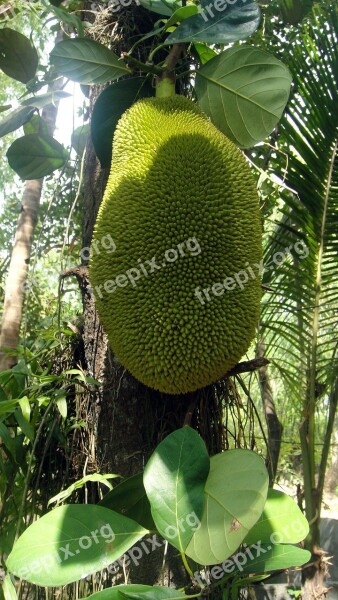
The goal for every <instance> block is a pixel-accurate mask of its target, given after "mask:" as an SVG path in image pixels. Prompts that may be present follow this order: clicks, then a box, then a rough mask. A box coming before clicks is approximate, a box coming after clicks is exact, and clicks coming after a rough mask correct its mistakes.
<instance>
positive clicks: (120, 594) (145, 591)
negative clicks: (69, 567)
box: [88, 583, 196, 600]
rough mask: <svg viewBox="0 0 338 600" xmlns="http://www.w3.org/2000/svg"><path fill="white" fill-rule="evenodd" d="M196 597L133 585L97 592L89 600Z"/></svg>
mask: <svg viewBox="0 0 338 600" xmlns="http://www.w3.org/2000/svg"><path fill="white" fill-rule="evenodd" d="M195 597H196V596H195V595H194V596H186V595H185V594H183V592H179V591H178V590H173V589H172V588H168V587H164V586H161V587H160V586H156V585H154V586H151V585H142V584H139V583H134V584H131V585H116V586H114V587H112V588H110V589H107V590H103V591H102V592H97V593H96V594H93V595H92V596H89V599H90V600H125V598H133V599H135V600H138V598H144V600H162V599H163V600H165V598H171V600H183V599H184V598H195ZM89 599H88V600H89Z"/></svg>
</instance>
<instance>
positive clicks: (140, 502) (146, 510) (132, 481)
mask: <svg viewBox="0 0 338 600" xmlns="http://www.w3.org/2000/svg"><path fill="white" fill-rule="evenodd" d="M0 410H1V403H0ZM99 505H100V506H105V507H106V508H110V509H111V510H115V511H116V512H120V513H122V514H124V515H126V517H129V518H130V519H134V521H136V522H137V523H140V525H142V526H143V527H145V528H146V529H152V530H155V529H156V526H155V523H154V519H153V517H152V515H151V507H150V502H149V500H148V496H147V494H146V491H145V488H144V485H143V471H142V472H141V473H137V474H136V475H133V476H132V477H128V478H127V479H124V481H122V482H121V483H119V485H117V486H116V487H114V489H113V490H111V491H110V492H108V494H106V495H105V496H103V498H102V500H101V501H100V502H99Z"/></svg>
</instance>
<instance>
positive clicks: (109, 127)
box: [91, 77, 153, 169]
mask: <svg viewBox="0 0 338 600" xmlns="http://www.w3.org/2000/svg"><path fill="white" fill-rule="evenodd" d="M152 95H153V89H152V87H151V85H150V83H149V82H148V81H147V80H145V79H144V78H143V77H131V78H130V79H124V80H122V81H117V82H116V83H113V84H112V85H110V86H108V87H107V88H106V89H105V90H103V92H102V93H101V94H100V95H99V97H98V98H97V100H96V102H95V105H94V109H93V114H92V119H91V136H92V140H93V144H94V148H95V152H96V154H97V156H98V158H99V160H100V163H101V167H102V168H103V169H104V168H107V167H110V164H111V157H112V142H113V133H114V131H115V127H116V124H117V122H118V120H119V119H120V117H121V115H122V114H123V113H124V112H125V111H126V110H127V108H129V107H130V106H131V105H132V104H133V103H134V102H136V100H138V99H139V98H145V97H147V96H152Z"/></svg>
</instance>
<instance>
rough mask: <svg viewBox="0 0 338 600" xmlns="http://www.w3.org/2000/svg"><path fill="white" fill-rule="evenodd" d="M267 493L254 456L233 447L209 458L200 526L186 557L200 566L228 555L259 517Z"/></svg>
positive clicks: (262, 472)
mask: <svg viewBox="0 0 338 600" xmlns="http://www.w3.org/2000/svg"><path fill="white" fill-rule="evenodd" d="M225 475H226V476H225ZM267 491H268V479H267V476H266V468H265V465H264V463H263V461H262V459H261V458H260V457H259V456H258V455H257V454H255V453H253V452H251V451H249V450H243V449H239V448H237V449H235V450H228V452H224V453H223V454H217V455H216V456H213V457H212V458H211V460H210V473H209V476H208V479H207V481H206V484H205V489H204V496H205V497H204V512H203V515H202V519H201V526H200V527H199V529H198V530H197V531H196V532H195V533H194V535H193V537H192V539H191V541H190V543H189V545H188V547H187V548H186V550H185V551H186V554H187V555H188V556H190V557H191V558H192V559H193V560H195V561H196V562H198V563H200V564H204V565H213V564H215V563H218V562H222V561H223V560H225V559H226V558H228V557H229V556H231V554H233V552H235V550H236V549H237V548H238V547H239V546H240V544H241V543H242V542H243V540H244V539H245V537H246V535H247V533H248V531H250V529H251V528H252V527H253V526H254V524H255V522H256V521H257V519H258V518H259V517H260V515H261V514H262V511H263V508H264V505H265V502H266V496H267Z"/></svg>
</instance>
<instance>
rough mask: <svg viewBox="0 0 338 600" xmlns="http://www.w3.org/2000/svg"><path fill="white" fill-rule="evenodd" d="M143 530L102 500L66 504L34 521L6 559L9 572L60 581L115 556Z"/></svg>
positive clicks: (44, 581) (45, 582)
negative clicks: (101, 502) (102, 503)
mask: <svg viewBox="0 0 338 600" xmlns="http://www.w3.org/2000/svg"><path fill="white" fill-rule="evenodd" d="M146 533H147V531H146V530H145V529H143V527H141V526H140V525H138V524H137V523H135V522H134V521H132V520H131V519H128V517H125V516H123V515H121V514H118V513H114V512H113V511H112V510H108V509H107V508H104V507H102V506H95V505H90V504H86V505H78V504H68V505H67V506H60V507H58V508H55V509H54V510H53V511H52V512H50V513H48V514H46V515H44V516H43V517H41V518H40V519H39V520H38V521H36V522H35V523H33V525H31V526H30V528H29V529H27V530H26V531H25V532H24V533H23V534H22V535H21V537H20V538H19V539H18V541H17V542H16V543H15V545H14V548H13V550H12V552H11V553H10V555H9V557H8V559H7V562H6V564H7V567H8V569H9V570H10V572H11V573H14V575H17V576H18V577H20V578H21V579H26V580H27V581H31V582H32V583H36V584H37V585H41V586H58V585H65V584H67V583H70V582H72V581H76V580H77V579H80V578H81V577H83V576H84V574H87V573H94V572H95V571H99V570H100V569H102V568H104V567H105V566H107V565H109V564H110V563H111V562H114V560H116V559H117V558H119V557H120V556H121V555H123V554H124V552H125V551H126V550H128V549H129V548H131V546H133V545H134V544H136V542H138V540H140V539H141V538H142V537H143V536H144V535H145V534H146ZM80 553H81V556H82V558H81V560H79V559H78V557H79V555H80Z"/></svg>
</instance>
